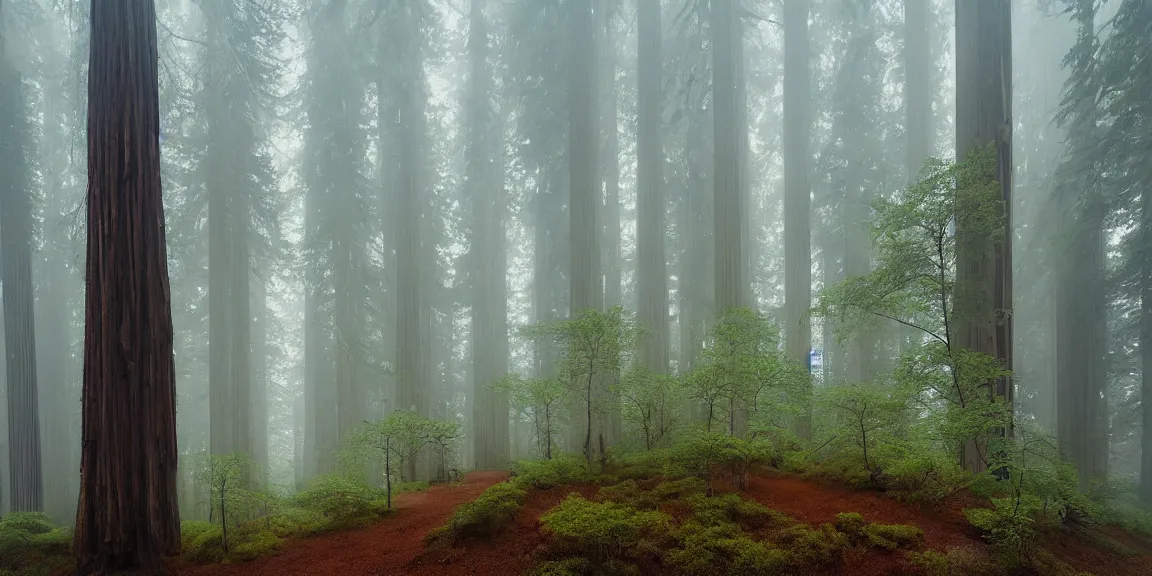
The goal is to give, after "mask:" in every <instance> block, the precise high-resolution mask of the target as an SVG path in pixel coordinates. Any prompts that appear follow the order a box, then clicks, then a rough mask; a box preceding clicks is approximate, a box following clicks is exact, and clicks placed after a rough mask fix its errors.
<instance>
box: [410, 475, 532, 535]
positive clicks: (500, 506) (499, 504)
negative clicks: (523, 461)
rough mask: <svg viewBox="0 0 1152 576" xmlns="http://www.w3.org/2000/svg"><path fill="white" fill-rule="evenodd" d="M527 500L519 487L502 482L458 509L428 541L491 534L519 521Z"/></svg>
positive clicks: (523, 491)
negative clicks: (520, 511)
mask: <svg viewBox="0 0 1152 576" xmlns="http://www.w3.org/2000/svg"><path fill="white" fill-rule="evenodd" d="M527 496H528V492H526V491H525V490H524V489H523V488H520V487H519V486H518V484H517V483H513V482H501V483H499V484H496V485H494V486H492V487H491V488H488V489H487V490H485V491H484V493H483V494H481V495H480V497H479V498H477V499H475V500H473V501H471V502H465V503H464V504H461V505H460V506H457V507H456V510H455V511H454V512H453V513H452V517H451V518H450V519H449V520H448V523H447V524H445V525H443V526H441V527H439V528H437V529H435V530H433V531H432V532H430V533H429V534H428V538H427V539H428V541H429V542H435V541H438V540H442V539H445V538H450V539H451V540H452V541H454V542H455V541H458V540H460V539H461V538H468V537H475V536H484V535H489V534H492V533H493V532H495V531H497V530H498V529H500V528H501V527H502V526H504V525H505V524H507V523H508V522H511V521H512V520H513V519H514V518H515V517H516V512H518V511H519V510H520V506H522V505H523V504H524V498H526V497H527Z"/></svg>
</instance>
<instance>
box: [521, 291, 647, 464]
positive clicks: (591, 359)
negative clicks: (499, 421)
mask: <svg viewBox="0 0 1152 576" xmlns="http://www.w3.org/2000/svg"><path fill="white" fill-rule="evenodd" d="M528 332H529V334H530V335H534V336H538V337H543V338H548V339H552V340H554V341H555V342H556V343H557V344H559V345H560V348H561V350H563V353H562V357H561V361H560V366H559V368H560V381H561V382H563V383H564V384H565V386H566V388H567V390H568V393H569V394H570V396H569V397H570V398H572V399H573V400H575V401H576V402H578V405H579V406H580V407H581V413H582V414H583V420H584V422H583V423H582V424H581V425H582V427H583V428H584V430H586V434H585V438H584V457H585V460H586V462H587V463H588V465H589V466H591V464H592V459H593V458H592V457H593V452H594V450H595V445H594V444H593V438H592V430H593V416H594V415H596V414H600V413H602V412H603V411H604V410H605V409H606V408H607V407H606V405H605V396H606V394H603V393H602V391H601V390H600V384H599V382H600V380H601V379H603V378H608V377H610V376H613V375H615V374H618V373H619V372H620V371H621V368H623V367H624V366H626V365H627V364H628V359H629V358H630V357H631V356H632V355H633V354H634V352H635V345H636V340H637V338H638V336H639V330H638V329H637V327H636V322H635V320H634V319H633V318H632V317H631V315H630V314H629V313H627V312H625V311H624V308H623V307H621V306H614V307H612V308H610V309H608V310H606V311H603V312H601V311H599V310H584V311H582V312H580V313H579V314H578V315H577V316H576V317H574V318H569V319H567V320H564V321H561V322H555V323H549V324H541V325H539V326H536V327H533V328H531V329H529V331H528ZM604 456H605V455H601V457H604Z"/></svg>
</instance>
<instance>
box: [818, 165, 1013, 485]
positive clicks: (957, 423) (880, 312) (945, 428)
mask: <svg viewBox="0 0 1152 576" xmlns="http://www.w3.org/2000/svg"><path fill="white" fill-rule="evenodd" d="M995 162H996V158H995V155H994V154H993V150H992V149H990V148H987V149H983V150H981V151H973V152H971V153H969V154H968V157H967V159H966V160H965V161H964V162H961V163H957V164H947V163H944V162H942V161H939V160H931V161H929V162H928V164H927V165H926V167H925V170H924V171H923V173H922V174H923V175H922V177H921V179H920V180H919V181H918V182H916V183H915V184H913V185H911V186H910V187H909V188H908V189H907V190H906V191H905V192H904V193H902V194H900V195H899V196H898V197H896V198H895V199H884V198H881V199H879V200H877V201H876V202H875V204H874V210H875V212H876V216H875V219H874V220H873V222H872V229H873V237H874V239H875V250H876V253H877V258H876V263H875V268H874V269H873V271H872V272H871V273H869V274H867V275H864V276H858V277H853V278H848V279H847V280H845V281H844V282H842V283H841V284H839V285H836V286H831V287H829V288H826V289H825V290H824V291H823V293H821V295H820V300H819V304H818V307H817V311H818V313H819V314H821V315H823V316H828V317H831V316H835V317H836V318H838V320H839V322H840V326H841V334H840V337H841V338H843V337H844V336H846V335H848V334H852V333H858V332H860V331H863V330H874V329H875V328H876V323H877V321H878V320H879V319H886V320H889V321H893V322H896V323H898V324H901V325H904V326H906V327H908V328H910V329H912V330H915V331H916V332H919V334H920V339H921V341H922V342H923V343H924V344H923V345H922V346H921V347H919V348H918V349H916V350H914V351H913V352H912V353H910V354H907V355H905V357H904V358H902V359H901V362H900V366H899V367H898V369H897V380H899V381H903V382H914V383H917V385H918V386H919V387H920V389H919V393H920V394H922V395H923V396H924V397H925V401H926V402H927V403H929V404H940V403H943V404H944V405H946V406H947V407H948V409H947V410H945V411H943V414H942V418H941V422H940V426H939V427H938V430H939V431H940V432H941V434H942V435H943V436H944V437H945V438H946V439H948V440H949V441H951V442H954V443H956V444H957V445H963V446H964V452H965V453H967V454H976V455H977V458H978V459H979V461H981V462H983V464H985V465H986V464H987V463H988V461H989V459H990V456H991V455H990V453H989V445H990V440H991V437H992V436H1000V435H1002V434H1001V432H1002V431H1003V430H1004V429H1005V428H1006V427H1008V426H1009V425H1010V420H1011V410H1010V409H1009V407H1007V406H1005V405H1004V402H1002V401H1001V399H999V398H996V397H995V393H994V392H995V388H994V386H993V384H994V383H995V382H996V381H998V380H999V379H1001V378H1005V377H1007V375H1008V372H1007V371H1006V370H1004V369H1003V367H1002V366H1001V365H1000V363H999V361H998V360H997V359H996V358H994V357H991V356H988V355H986V354H982V353H980V352H977V351H973V350H967V349H964V348H961V347H960V346H959V345H956V344H955V342H957V340H956V337H955V335H956V334H957V328H958V326H959V324H960V322H959V321H958V318H957V317H956V310H955V308H956V307H955V305H954V304H955V300H956V298H957V294H958V293H959V294H960V295H961V296H963V295H964V294H965V291H971V290H975V287H968V286H959V285H957V282H956V266H957V261H956V251H957V244H958V241H957V237H956V235H955V234H954V232H953V231H954V228H955V225H954V224H955V221H956V219H957V218H958V219H960V220H961V221H962V223H963V228H964V230H965V239H966V240H965V241H972V242H983V241H987V240H988V239H993V238H996V237H997V236H998V234H999V233H1000V232H1002V230H1003V220H1002V216H1001V215H1000V210H999V208H998V207H999V205H1000V203H1001V199H1000V196H999V190H1000V186H999V184H998V183H997V182H996V180H995V178H991V177H989V175H990V174H995V170H994V168H995ZM1004 312H1007V311H1004ZM964 464H965V465H966V467H968V468H970V469H973V468H981V466H978V465H977V463H974V462H971V461H969V462H964Z"/></svg>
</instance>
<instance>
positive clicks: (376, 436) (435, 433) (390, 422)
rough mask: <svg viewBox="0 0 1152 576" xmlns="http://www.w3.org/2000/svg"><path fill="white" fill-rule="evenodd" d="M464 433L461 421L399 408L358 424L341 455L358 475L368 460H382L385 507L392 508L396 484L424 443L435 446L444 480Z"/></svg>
mask: <svg viewBox="0 0 1152 576" xmlns="http://www.w3.org/2000/svg"><path fill="white" fill-rule="evenodd" d="M463 435H464V430H463V428H462V427H461V426H460V424H459V423H458V422H455V421H452V422H442V421H440V420H434V419H431V418H424V417H422V416H420V415H418V414H416V413H415V412H409V411H405V410H397V411H395V412H392V413H391V414H389V415H388V416H387V417H385V418H384V419H382V420H378V421H376V422H364V423H362V424H360V425H359V426H357V427H355V428H354V429H353V430H352V431H351V432H350V434H349V439H348V441H347V442H345V443H344V445H343V446H341V452H340V459H341V463H342V465H343V467H344V469H345V470H346V471H347V474H348V475H350V476H356V477H367V473H366V470H367V469H368V463H369V462H371V461H379V462H381V463H383V473H384V478H383V480H384V486H385V490H384V500H385V505H386V507H388V508H391V507H392V495H393V494H394V492H395V490H394V485H395V484H396V483H398V482H402V481H403V477H402V473H403V470H404V464H405V463H406V462H408V461H409V460H411V459H412V458H415V457H416V455H417V454H419V453H420V451H421V450H423V449H424V448H425V447H432V448H433V450H434V451H435V454H436V457H437V466H438V475H439V478H440V479H441V480H444V479H446V478H447V462H448V460H449V458H450V456H451V454H452V450H453V447H454V446H455V444H456V442H457V441H458V440H459V439H460V438H461V437H463Z"/></svg>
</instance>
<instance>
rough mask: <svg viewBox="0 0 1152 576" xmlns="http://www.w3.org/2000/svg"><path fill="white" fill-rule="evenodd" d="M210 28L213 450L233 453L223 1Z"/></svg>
mask: <svg viewBox="0 0 1152 576" xmlns="http://www.w3.org/2000/svg"><path fill="white" fill-rule="evenodd" d="M201 8H202V10H203V11H204V16H205V20H206V22H207V30H208V58H207V62H206V64H205V67H204V69H205V74H206V80H205V85H206V92H207V94H206V103H205V120H206V124H207V133H208V145H207V149H206V151H205V152H206V163H207V168H206V170H205V172H206V177H207V180H206V184H205V185H206V187H207V189H208V194H207V196H208V415H209V416H208V418H209V422H210V425H209V433H208V438H209V451H210V452H211V453H212V454H230V453H233V452H235V451H236V450H237V449H238V446H237V445H236V440H237V434H236V426H237V425H238V424H239V422H237V414H238V413H237V412H236V409H237V403H238V397H237V393H238V389H237V388H238V382H235V381H233V379H232V378H233V376H234V375H235V373H234V371H233V366H232V357H233V354H235V353H236V352H237V351H236V350H235V344H236V343H235V341H234V334H233V329H234V328H235V322H236V320H235V316H236V315H235V314H234V311H233V310H232V306H233V305H234V304H235V301H234V300H233V298H232V295H231V289H232V285H233V274H234V273H235V267H234V265H233V263H232V259H233V258H234V257H235V256H236V252H237V251H236V250H235V248H234V247H235V242H236V240H237V238H236V237H235V234H234V230H233V225H232V221H231V220H232V217H233V216H234V210H233V208H232V204H233V203H234V202H236V201H237V196H238V190H239V188H240V187H241V186H242V184H241V183H240V182H237V179H236V170H235V167H236V164H237V163H238V162H239V161H240V159H239V158H238V156H239V154H238V150H237V148H236V146H235V144H236V138H235V131H234V126H235V119H234V118H233V117H231V115H230V114H229V112H230V110H229V107H228V102H227V98H228V94H227V90H228V88H229V86H228V80H229V77H230V72H231V70H232V63H233V59H232V58H230V57H229V56H228V41H229V38H228V37H227V36H226V35H225V33H224V30H225V27H226V25H228V24H230V23H231V13H230V12H231V11H230V10H229V7H228V4H227V3H226V2H223V1H222V0H206V1H205V2H203V3H202V4H201Z"/></svg>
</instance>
